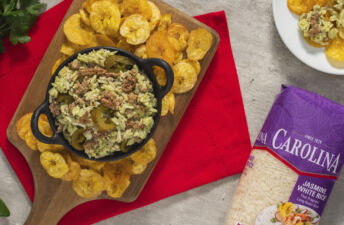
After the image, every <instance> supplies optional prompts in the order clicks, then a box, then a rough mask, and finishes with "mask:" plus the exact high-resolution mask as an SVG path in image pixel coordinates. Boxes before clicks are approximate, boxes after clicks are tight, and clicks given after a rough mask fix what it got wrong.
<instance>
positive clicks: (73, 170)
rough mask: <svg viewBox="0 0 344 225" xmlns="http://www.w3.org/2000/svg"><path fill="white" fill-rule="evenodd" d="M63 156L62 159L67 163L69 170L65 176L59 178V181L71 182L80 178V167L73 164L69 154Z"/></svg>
mask: <svg viewBox="0 0 344 225" xmlns="http://www.w3.org/2000/svg"><path fill="white" fill-rule="evenodd" d="M64 156H65V157H64V158H65V160H66V161H67V164H68V167H69V170H68V173H66V174H65V175H63V176H62V177H61V179H62V180H65V181H72V180H76V179H78V178H79V176H80V171H81V167H80V165H79V163H77V162H74V161H73V160H72V157H71V153H69V152H68V153H65V154H64Z"/></svg>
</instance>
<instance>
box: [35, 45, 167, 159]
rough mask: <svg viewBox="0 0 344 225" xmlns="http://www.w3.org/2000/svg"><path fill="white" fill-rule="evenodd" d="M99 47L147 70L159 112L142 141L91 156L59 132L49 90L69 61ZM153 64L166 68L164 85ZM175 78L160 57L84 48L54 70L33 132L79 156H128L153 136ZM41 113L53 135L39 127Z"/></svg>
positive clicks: (42, 139) (112, 49) (115, 157)
mask: <svg viewBox="0 0 344 225" xmlns="http://www.w3.org/2000/svg"><path fill="white" fill-rule="evenodd" d="M99 49H107V50H110V51H116V52H117V54H118V55H122V56H126V57H128V58H130V59H132V60H134V62H135V63H136V64H137V66H138V67H139V69H140V70H142V71H144V72H145V74H146V75H147V76H148V78H149V79H150V80H151V82H152V84H153V90H154V95H155V97H156V99H157V110H158V112H157V113H156V115H155V116H154V118H153V119H154V125H153V127H152V129H151V131H150V133H149V134H147V137H146V138H145V139H144V140H143V141H142V142H141V143H136V144H134V145H132V146H130V147H129V149H128V151H127V152H125V153H124V152H121V151H117V152H114V153H113V154H112V155H109V156H105V157H102V158H89V157H88V156H87V155H86V153H85V152H84V151H78V150H76V149H75V148H73V147H72V146H71V145H70V144H69V142H68V141H67V140H66V139H65V137H64V135H63V133H62V132H61V133H57V126H56V124H55V118H54V117H53V115H52V114H51V112H50V110H49V90H50V88H51V87H52V85H51V84H52V83H53V82H54V80H55V77H56V76H57V74H58V73H59V71H60V70H61V69H62V68H63V67H64V66H68V63H70V62H71V61H73V60H74V59H75V58H76V57H77V56H78V54H84V53H88V52H90V51H93V50H99ZM153 66H159V67H161V68H163V69H164V70H165V72H166V77H167V82H166V85H165V86H163V87H162V86H160V85H159V84H158V82H157V80H156V79H155V76H154V74H153V69H152V67H153ZM173 80H174V75H173V71H172V68H171V67H170V65H169V64H168V63H167V62H166V61H164V60H162V59H158V58H149V59H141V58H138V57H137V56H135V55H134V54H131V53H130V52H127V51H125V50H122V49H118V48H113V47H93V48H88V49H84V50H82V51H80V52H78V53H75V54H74V55H72V56H70V57H69V58H68V59H66V60H65V61H64V62H63V63H62V64H61V65H60V66H59V67H58V68H57V69H56V71H55V72H54V74H53V76H52V78H51V80H50V82H49V85H48V88H47V92H46V96H45V100H44V102H43V103H42V104H41V105H40V106H39V107H38V108H37V109H36V110H35V111H34V113H33V115H32V119H31V129H32V133H33V135H34V136H35V137H36V138H37V139H38V140H39V141H41V142H43V143H47V144H60V145H63V146H64V147H65V148H66V149H67V150H69V151H70V152H72V153H74V154H77V155H78V156H80V157H83V158H86V159H90V160H94V161H114V160H118V159H121V158H124V157H127V156H129V155H131V154H133V153H134V152H136V151H137V150H139V149H140V148H142V147H143V145H144V144H145V143H146V142H147V141H148V140H149V139H150V138H151V137H152V136H153V134H154V131H155V129H156V127H157V126H158V123H159V119H160V114H161V104H162V103H161V102H162V98H163V97H164V96H165V95H166V94H167V92H168V91H169V90H170V89H171V87H172V85H173ZM41 114H46V115H47V117H48V120H49V123H50V126H51V128H52V130H53V135H52V136H51V137H47V136H45V135H43V134H42V133H41V132H40V131H39V129H38V118H39V116H40V115H41Z"/></svg>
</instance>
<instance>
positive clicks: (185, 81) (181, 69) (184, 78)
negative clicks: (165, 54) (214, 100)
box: [172, 62, 197, 94]
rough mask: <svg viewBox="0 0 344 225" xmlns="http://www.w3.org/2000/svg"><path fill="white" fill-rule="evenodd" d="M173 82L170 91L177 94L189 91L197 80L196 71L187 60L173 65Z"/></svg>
mask: <svg viewBox="0 0 344 225" xmlns="http://www.w3.org/2000/svg"><path fill="white" fill-rule="evenodd" d="M173 72H174V83H173V86H172V91H173V92H174V93H177V94H181V93H185V92H188V91H190V90H191V89H192V88H193V87H194V86H195V84H196V82H197V73H196V70H195V69H194V67H193V66H192V65H191V64H189V63H187V62H180V63H177V64H176V65H174V66H173Z"/></svg>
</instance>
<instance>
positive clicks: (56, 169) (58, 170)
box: [40, 151, 69, 178]
mask: <svg viewBox="0 0 344 225" xmlns="http://www.w3.org/2000/svg"><path fill="white" fill-rule="evenodd" d="M40 162H41V164H42V166H43V168H44V169H45V171H46V172H47V173H48V175H49V176H51V177H54V178H61V177H62V176H63V175H65V174H66V173H67V172H68V170H69V169H68V165H67V163H66V160H65V159H64V158H63V156H62V155H61V154H60V153H53V152H49V151H45V152H42V153H41V156H40Z"/></svg>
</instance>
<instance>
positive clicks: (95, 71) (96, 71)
mask: <svg viewBox="0 0 344 225" xmlns="http://www.w3.org/2000/svg"><path fill="white" fill-rule="evenodd" d="M106 72H107V71H106V70H105V69H103V68H80V69H79V73H80V74H81V75H82V76H93V75H103V74H106Z"/></svg>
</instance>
